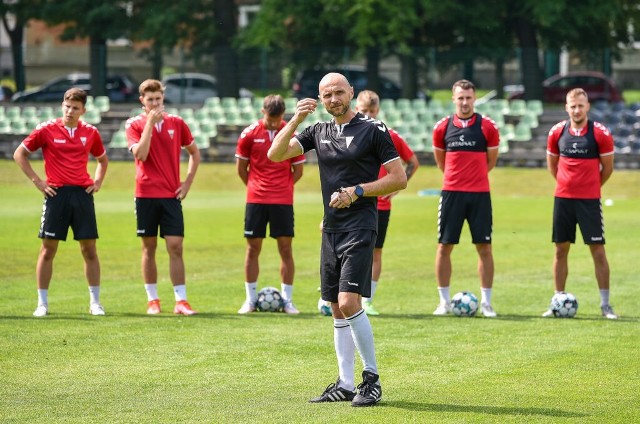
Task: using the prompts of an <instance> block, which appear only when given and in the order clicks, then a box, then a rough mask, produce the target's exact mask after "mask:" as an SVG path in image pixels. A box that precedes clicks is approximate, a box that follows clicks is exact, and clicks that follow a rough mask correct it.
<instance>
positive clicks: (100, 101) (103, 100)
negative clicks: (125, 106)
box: [93, 96, 111, 113]
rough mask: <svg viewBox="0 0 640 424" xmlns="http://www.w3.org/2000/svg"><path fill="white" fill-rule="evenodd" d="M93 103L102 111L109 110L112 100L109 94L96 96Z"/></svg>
mask: <svg viewBox="0 0 640 424" xmlns="http://www.w3.org/2000/svg"><path fill="white" fill-rule="evenodd" d="M93 105H94V106H95V107H96V108H98V110H99V111H100V112H101V113H104V112H108V111H109V109H111V102H110V101H109V97H108V96H96V97H94V99H93Z"/></svg>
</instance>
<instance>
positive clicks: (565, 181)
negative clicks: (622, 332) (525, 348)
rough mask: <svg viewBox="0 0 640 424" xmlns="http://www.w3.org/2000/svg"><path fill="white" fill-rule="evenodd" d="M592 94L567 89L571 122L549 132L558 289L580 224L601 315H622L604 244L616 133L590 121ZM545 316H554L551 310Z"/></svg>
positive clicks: (554, 278) (556, 284)
mask: <svg viewBox="0 0 640 424" xmlns="http://www.w3.org/2000/svg"><path fill="white" fill-rule="evenodd" d="M589 107H590V104H589V98H588V96H587V93H586V92H585V91H584V90H583V89H581V88H575V89H573V90H571V91H569V93H567V103H566V105H565V110H566V111H567V113H568V114H569V120H568V121H566V120H565V121H562V122H560V123H558V124H556V125H555V126H553V128H551V130H550V131H549V137H548V139H547V168H548V169H549V172H551V175H553V178H555V180H556V190H555V196H554V205H553V237H552V239H553V242H554V243H555V245H556V252H555V256H554V260H553V280H554V285H555V290H556V293H558V292H563V291H564V289H565V285H566V282H567V275H568V274H569V265H568V257H569V249H570V247H571V243H575V241H576V223H577V224H579V225H580V231H581V232H582V237H583V239H584V242H585V244H587V245H589V249H590V250H591V256H592V258H593V264H594V266H595V274H596V280H597V281H598V287H599V288H600V309H601V312H602V315H603V316H604V317H606V318H609V319H617V318H618V316H617V315H616V314H615V313H614V312H613V308H612V307H611V305H610V304H609V262H608V261H607V255H606V252H605V248H604V244H605V239H604V219H603V217H602V204H601V203H600V187H602V185H604V183H605V182H607V180H608V179H609V177H610V176H611V174H612V173H613V153H614V146H613V137H612V136H611V133H610V132H609V130H608V129H607V128H606V127H605V126H604V125H602V124H601V123H599V122H594V121H591V120H589V118H588V113H589ZM542 316H545V317H548V316H553V311H551V310H548V311H546V312H545V313H544V314H542Z"/></svg>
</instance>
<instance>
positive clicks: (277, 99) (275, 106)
mask: <svg viewBox="0 0 640 424" xmlns="http://www.w3.org/2000/svg"><path fill="white" fill-rule="evenodd" d="M262 108H263V109H264V111H265V113H266V114H267V115H269V116H281V115H284V111H285V105H284V99H283V98H282V96H281V95H279V94H270V95H268V96H267V97H265V98H264V103H263V104H262Z"/></svg>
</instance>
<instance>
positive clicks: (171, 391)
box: [0, 161, 640, 423]
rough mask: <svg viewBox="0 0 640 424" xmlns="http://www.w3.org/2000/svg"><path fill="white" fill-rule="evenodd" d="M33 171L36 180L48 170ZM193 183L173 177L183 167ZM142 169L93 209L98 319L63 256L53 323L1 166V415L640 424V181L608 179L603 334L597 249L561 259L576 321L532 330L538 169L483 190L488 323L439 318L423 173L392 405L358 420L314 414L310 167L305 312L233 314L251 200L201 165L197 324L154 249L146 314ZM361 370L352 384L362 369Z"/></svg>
mask: <svg viewBox="0 0 640 424" xmlns="http://www.w3.org/2000/svg"><path fill="white" fill-rule="evenodd" d="M34 166H35V168H36V169H38V170H39V172H41V168H42V163H41V162H35V163H34ZM183 172H184V169H183ZM134 174H135V170H134V166H133V164H132V163H130V162H126V163H123V162H120V163H118V162H112V163H110V165H109V172H108V174H107V178H106V180H105V183H104V185H103V188H102V190H101V191H100V192H99V193H98V194H97V195H96V207H97V211H98V224H99V228H100V239H99V241H98V252H99V254H100V259H101V263H102V301H103V303H104V305H105V307H106V310H107V316H105V317H91V316H89V315H88V313H87V306H88V305H87V302H88V294H87V289H86V283H85V281H84V276H83V271H82V260H81V256H80V252H79V250H78V245H77V243H76V242H74V241H72V240H69V241H67V242H66V243H61V244H60V248H59V251H58V254H57V257H56V264H55V270H54V277H53V281H52V284H51V288H50V311H51V315H50V316H48V317H46V318H44V319H34V318H32V317H31V312H32V311H33V309H34V307H35V296H36V292H35V283H34V268H35V260H36V256H37V253H38V248H39V240H38V239H37V238H36V236H35V233H36V231H37V226H38V222H39V215H40V211H41V198H40V195H39V193H38V192H37V191H36V190H35V189H34V188H33V185H32V184H31V183H30V182H29V181H28V180H27V179H26V178H25V177H24V175H22V174H21V172H20V171H19V169H18V168H17V167H16V166H15V164H13V163H11V162H9V161H0V192H1V193H2V198H3V202H2V204H0V218H2V219H0V233H1V234H2V237H1V238H0V249H1V250H2V252H3V254H2V255H0V294H1V296H0V369H1V370H2V372H1V375H2V384H1V385H0V416H1V417H2V421H3V422H8V423H9V422H43V421H46V422H47V423H80V422H88V421H89V422H110V423H133V422H154V423H169V422H171V423H175V422H180V423H182V422H184V423H187V422H188V423H195V422H203V423H227V422H229V423H231V422H233V423H249V422H252V423H255V422H268V423H312V422H385V423H407V422H438V423H458V422H483V423H523V422H526V423H548V422H578V421H579V422H581V423H582V422H584V423H602V422H634V421H636V420H637V417H638V416H639V415H640V406H639V405H638V402H637V393H638V392H639V391H640V381H639V380H638V378H637V376H638V374H639V373H640V363H639V362H638V361H636V360H633V358H634V357H636V356H637V352H638V349H639V348H640V341H639V340H638V337H637V334H638V323H639V322H640V314H639V312H638V302H637V299H638V298H639V297H640V287H639V286H638V284H637V240H638V238H639V237H640V227H639V226H638V225H637V222H638V215H637V211H638V210H639V209H640V173H638V172H637V171H616V172H614V174H613V176H612V177H611V180H610V181H609V182H607V184H606V185H605V187H604V196H605V197H609V198H612V199H614V200H615V204H614V205H613V206H611V207H607V208H605V211H604V213H605V219H606V223H607V242H608V244H607V253H608V255H609V261H610V265H611V270H612V296H611V300H612V302H613V305H614V306H615V308H616V311H617V312H618V313H620V314H621V316H622V318H621V319H620V320H619V321H618V322H611V321H607V320H605V319H603V318H601V317H600V316H599V308H598V292H597V287H596V283H595V279H594V277H593V267H592V262H591V257H590V255H589V253H588V249H587V248H586V247H585V246H584V245H583V244H582V242H578V243H577V244H576V245H575V246H574V247H573V248H572V251H571V255H570V275H569V283H568V286H567V288H568V289H569V290H570V291H572V292H573V293H574V294H576V295H577V297H578V300H579V302H580V309H579V311H578V316H577V317H576V318H575V319H568V320H560V319H543V318H540V314H541V313H542V312H543V311H544V309H545V308H546V306H547V304H548V301H549V299H550V298H551V294H552V281H551V262H552V258H553V246H552V244H551V242H550V240H549V239H550V222H551V208H552V197H551V196H552V191H553V181H552V178H551V176H549V175H548V172H547V171H546V170H544V169H510V168H498V169H495V170H494V171H492V173H491V182H492V187H493V193H492V199H493V202H494V218H495V219H494V224H495V225H494V236H495V237H494V254H495V262H496V278H495V285H494V287H495V289H494V294H493V301H494V306H495V308H496V311H497V312H498V314H499V316H498V318H497V319H494V320H489V319H484V318H482V317H476V318H454V317H433V316H432V315H431V312H432V311H433V309H434V308H435V306H436V303H437V299H438V298H437V292H436V288H435V283H434V277H433V257H434V254H435V247H436V234H435V231H436V219H437V202H438V199H437V197H420V196H418V195H417V192H418V190H420V189H423V188H431V187H439V186H440V180H441V174H440V172H439V171H437V170H436V169H435V167H430V166H426V165H425V166H423V167H421V168H420V169H419V170H418V173H417V174H416V176H415V178H413V179H412V180H411V181H410V183H409V187H408V188H407V190H405V191H404V192H403V193H401V194H400V195H398V196H397V197H395V198H394V209H393V214H392V219H391V224H390V228H389V233H388V236H387V241H386V244H385V256H384V270H383V274H382V276H383V278H382V279H381V282H380V285H379V288H378V292H377V294H376V300H375V303H376V307H377V309H378V310H379V311H381V313H382V315H380V316H379V317H372V318H371V322H372V326H373V330H374V333H375V338H376V348H377V356H378V363H379V368H380V372H381V376H382V377H381V379H382V384H383V401H382V403H381V404H380V405H378V406H375V407H373V408H366V409H364V410H361V409H356V408H352V407H351V406H350V405H348V404H325V405H312V404H309V403H307V400H308V399H309V398H311V397H313V396H317V395H318V394H320V392H321V391H322V390H323V389H324V387H325V386H326V385H327V384H329V383H331V382H333V381H335V378H336V374H337V372H336V371H337V370H336V365H335V353H334V351H333V335H332V331H333V330H332V321H331V319H330V318H327V317H322V316H320V314H319V313H317V311H316V302H317V300H318V292H317V290H316V289H317V287H318V284H319V283H318V247H319V243H320V235H319V233H318V222H319V221H320V217H321V214H322V210H321V205H320V200H319V199H320V195H319V190H318V175H317V168H316V167H315V166H314V165H312V164H309V165H308V166H306V167H305V175H304V176H303V178H302V179H301V180H300V182H299V184H298V187H297V192H296V238H295V241H294V255H295V258H296V266H297V274H296V283H295V292H294V298H295V300H296V304H297V306H298V308H299V309H300V310H301V311H302V314H301V315H299V316H296V317H289V316H285V315H284V314H270V313H256V314H253V315H250V316H238V315H237V314H236V310H237V309H238V307H239V306H240V304H241V303H242V301H243V299H244V288H243V281H244V279H243V266H242V264H243V260H244V253H245V241H244V239H243V237H242V225H243V211H244V200H245V196H244V187H243V185H242V183H241V182H240V179H239V178H237V176H236V173H235V167H234V166H233V165H232V164H203V165H202V167H201V169H200V170H199V172H198V175H197V177H196V180H195V182H194V185H193V187H192V191H191V192H190V193H189V196H188V197H187V199H186V200H185V202H184V204H183V208H184V212H185V220H186V230H187V235H186V238H185V252H184V255H185V261H186V268H187V280H188V282H187V285H188V293H189V298H190V301H191V304H192V305H193V306H194V308H196V309H198V310H199V311H200V312H201V313H200V314H199V315H196V316H193V317H181V316H174V315H173V314H172V313H171V308H172V306H173V293H172V291H171V288H170V283H169V281H168V275H167V274H168V271H167V266H168V265H167V255H166V252H165V251H164V248H163V247H162V246H159V249H158V267H159V290H160V296H161V299H162V300H163V303H162V307H163V310H164V311H163V313H162V314H161V315H160V316H155V317H151V316H147V315H146V314H145V313H144V311H145V304H146V296H145V294H144V289H143V287H142V282H141V281H140V279H141V278H140V260H139V258H140V242H139V240H138V239H137V238H136V236H135V224H134V221H135V218H134V215H133V204H132V194H133V179H134ZM276 251H277V248H276V245H275V242H274V241H273V240H271V239H267V240H265V242H264V246H263V249H262V254H261V278H260V286H261V287H264V286H266V285H275V286H278V282H279V280H278V278H279V260H278V254H277V252H276ZM476 263H477V255H476V252H475V249H474V248H473V246H472V245H471V243H470V239H469V235H468V232H467V231H466V227H465V231H464V234H463V239H462V240H461V243H460V245H458V246H456V248H455V250H454V253H453V267H454V274H453V281H452V291H453V292H457V291H462V290H471V291H474V292H475V293H476V295H479V288H478V278H477V272H476ZM357 361H358V362H357V366H356V369H357V370H358V371H359V370H360V369H361V368H360V361H359V359H358V360H357Z"/></svg>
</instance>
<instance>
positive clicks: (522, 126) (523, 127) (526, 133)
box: [512, 121, 532, 142]
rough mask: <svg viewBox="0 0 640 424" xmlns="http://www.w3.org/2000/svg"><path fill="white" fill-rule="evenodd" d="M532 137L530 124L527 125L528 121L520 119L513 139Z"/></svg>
mask: <svg viewBox="0 0 640 424" xmlns="http://www.w3.org/2000/svg"><path fill="white" fill-rule="evenodd" d="M531 137H532V134H531V128H530V127H529V125H527V123H526V122H523V121H520V122H519V123H518V125H516V126H515V129H514V133H513V139H512V140H513V141H517V142H521V141H530V140H531Z"/></svg>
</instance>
